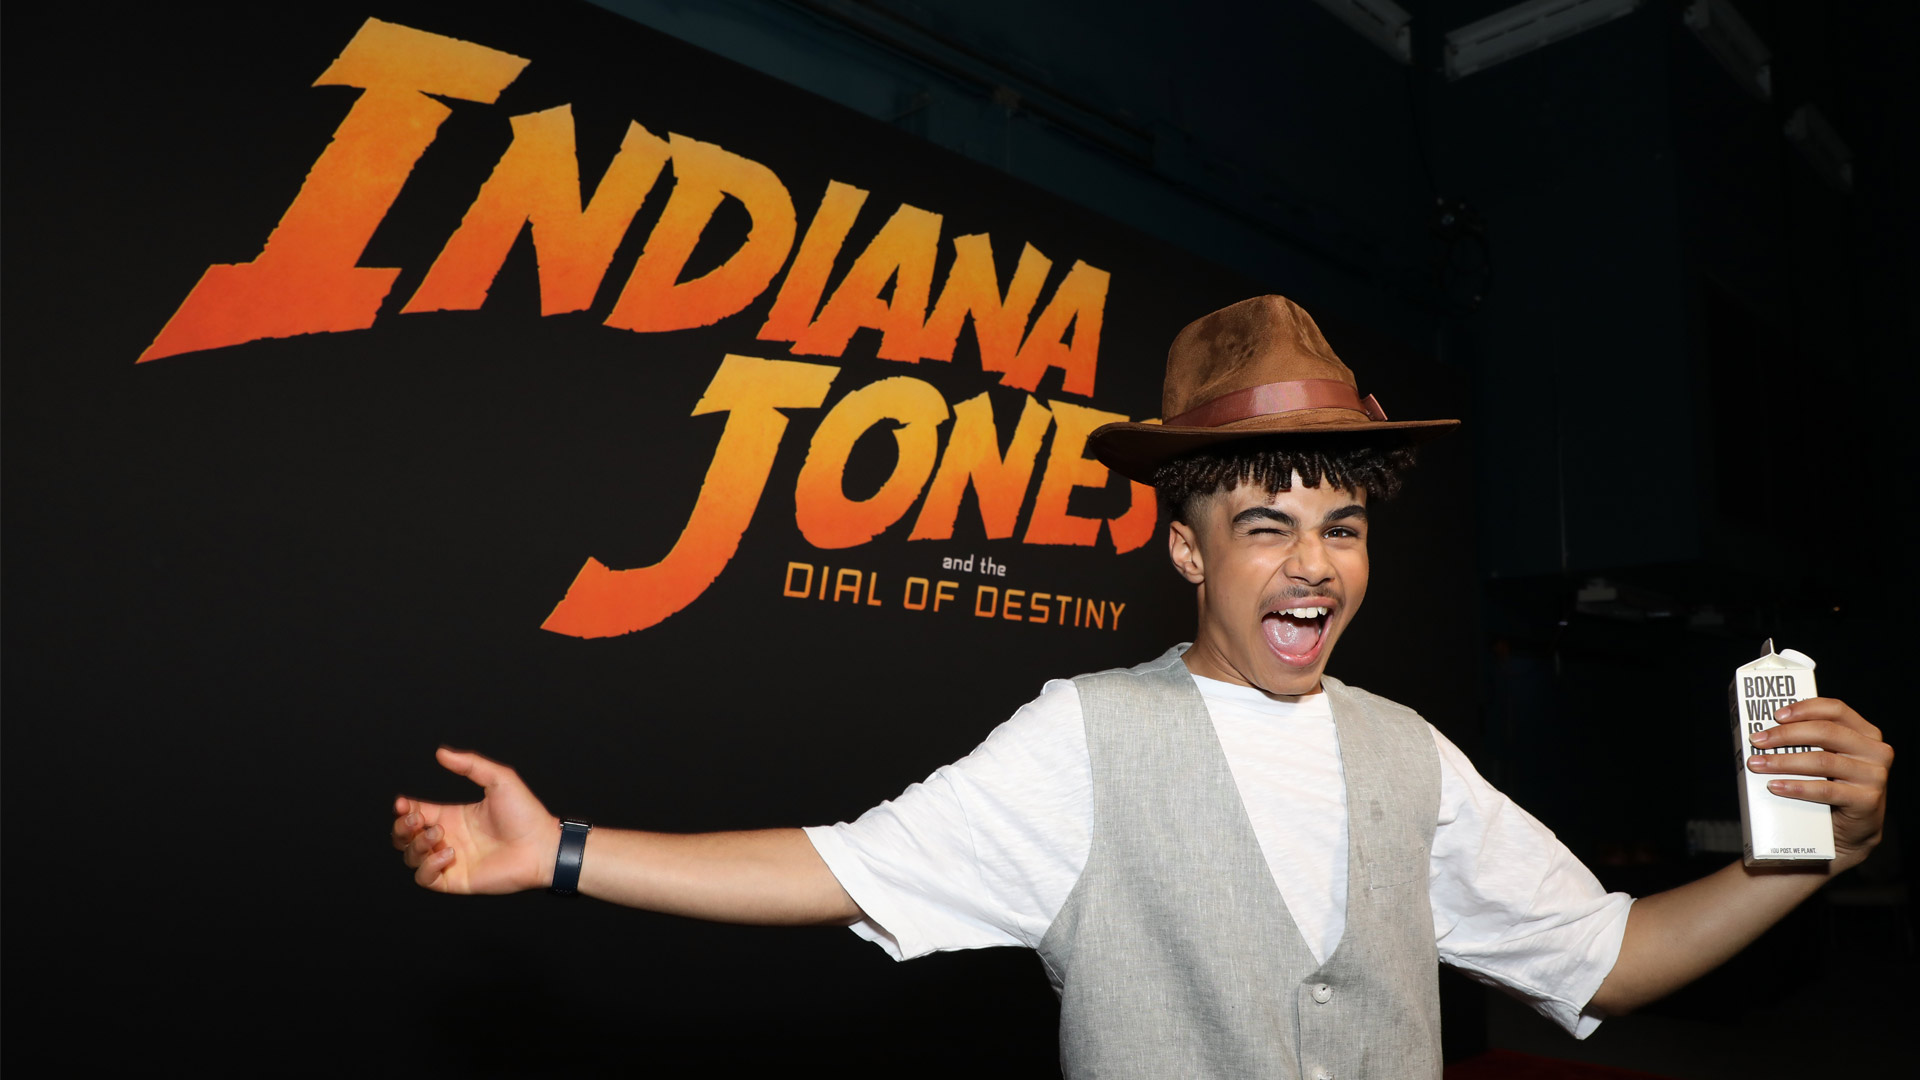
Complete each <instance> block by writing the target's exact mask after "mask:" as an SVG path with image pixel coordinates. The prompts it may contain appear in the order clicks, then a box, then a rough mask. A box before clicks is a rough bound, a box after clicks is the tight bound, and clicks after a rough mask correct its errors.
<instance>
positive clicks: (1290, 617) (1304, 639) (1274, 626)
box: [1260, 605, 1332, 667]
mask: <svg viewBox="0 0 1920 1080" xmlns="http://www.w3.org/2000/svg"><path fill="white" fill-rule="evenodd" d="M1331 610H1332V609H1331V608H1328V607H1325V606H1314V605H1308V606H1302V607H1290V608H1277V609H1275V610H1273V611H1269V612H1267V613H1266V614H1265V615H1263V616H1261V618H1260V628H1261V629H1262V630H1263V631H1264V632H1265V633H1266V635H1267V646H1268V647H1269V648H1271V649H1272V650H1273V651H1274V654H1275V655H1276V656H1278V657H1279V658H1280V660H1281V662H1282V663H1286V664H1291V665H1293V666H1295V667H1306V666H1307V665H1309V664H1312V663H1313V662H1314V661H1315V660H1316V659H1318V658H1319V656H1320V646H1321V644H1322V643H1323V642H1324V641H1325V640H1326V630H1327V622H1328V613H1329V612H1330V611H1331Z"/></svg>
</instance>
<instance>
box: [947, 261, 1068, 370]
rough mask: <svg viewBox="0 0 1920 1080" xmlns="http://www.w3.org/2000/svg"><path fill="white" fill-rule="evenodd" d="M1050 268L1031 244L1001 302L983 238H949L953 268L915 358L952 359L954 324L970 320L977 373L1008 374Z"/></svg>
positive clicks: (956, 336) (957, 334)
mask: <svg viewBox="0 0 1920 1080" xmlns="http://www.w3.org/2000/svg"><path fill="white" fill-rule="evenodd" d="M1052 268H1053V262H1052V260H1050V259H1048V258H1047V257H1046V256H1045V255H1042V254H1040V252H1039V250H1038V249H1036V248H1035V247H1034V246H1033V245H1032V244H1028V245H1026V246H1025V247H1023V248H1022V249H1021V250H1020V263H1019V265H1018V266H1016V267H1014V270H1013V280H1012V281H1011V282H1009V283H1008V285H1007V296H1006V300H1005V301H1004V302H1003V301H1002V300H1001V298H1000V279H999V277H998V276H997V275H996V273H995V271H994V269H993V242H992V240H991V239H990V238H989V237H988V236H987V234H985V233H981V234H979V235H977V236H958V237H955V238H954V241H953V269H951V270H949V271H947V283H946V285H944V286H942V287H941V289H940V302H939V303H938V304H935V305H934V307H933V316H932V317H931V318H929V319H928V320H927V328H926V332H925V333H924V334H922V335H921V339H920V355H922V356H924V357H926V358H927V359H929V360H952V359H953V349H954V346H955V345H957V344H959V341H960V323H961V321H962V320H964V319H965V318H966V317H967V316H968V315H972V316H973V335H974V339H975V340H976V341H978V342H979V344H980V367H981V370H983V371H1007V370H1009V369H1011V368H1012V367H1013V360H1014V356H1015V354H1016V353H1017V352H1018V351H1019V349H1020V338H1021V336H1022V335H1023V334H1025V333H1026V331H1027V317H1028V316H1030V315H1032V314H1033V305H1034V302H1035V301H1036V300H1039V299H1040V286H1042V285H1044V284H1046V280H1047V271H1048V270H1050V269H1052Z"/></svg>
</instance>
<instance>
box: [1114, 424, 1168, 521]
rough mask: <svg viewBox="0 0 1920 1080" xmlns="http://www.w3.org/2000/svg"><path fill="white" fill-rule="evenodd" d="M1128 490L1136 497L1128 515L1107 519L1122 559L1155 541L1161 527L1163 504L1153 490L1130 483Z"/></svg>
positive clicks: (1149, 485) (1130, 481)
mask: <svg viewBox="0 0 1920 1080" xmlns="http://www.w3.org/2000/svg"><path fill="white" fill-rule="evenodd" d="M1140 422H1141V423H1143V424H1157V423H1159V422H1160V421H1159V419H1158V418H1155V419H1152V420H1142V421H1140ZM1127 487H1128V489H1129V490H1130V491H1131V492H1132V496H1133V501H1132V502H1130V503H1128V504H1127V512H1126V513H1124V514H1121V515H1120V516H1119V517H1117V518H1108V519H1107V536H1108V538H1109V539H1111V540H1112V541H1113V550H1114V551H1115V552H1116V553H1118V554H1121V555H1125V554H1126V553H1127V552H1129V551H1132V550H1134V549H1135V548H1138V547H1142V546H1144V545H1145V544H1146V542H1147V541H1149V540H1151V539H1153V527H1154V526H1155V525H1158V524H1159V523H1160V502H1159V500H1158V499H1157V498H1155V497H1154V494H1153V486H1152V485H1151V484H1143V483H1141V482H1139V481H1138V480H1128V481H1127Z"/></svg>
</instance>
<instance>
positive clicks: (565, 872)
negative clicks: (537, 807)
mask: <svg viewBox="0 0 1920 1080" xmlns="http://www.w3.org/2000/svg"><path fill="white" fill-rule="evenodd" d="M592 830H593V822H591V821H578V820H575V819H573V818H568V819H566V820H565V821H562V822H561V823H560V851H559V853H558V854H556V855H555V856H554V857H553V891H554V892H557V893H559V894H560V895H561V896H572V895H573V894H574V891H575V890H577V889H578V888H579V887H580V862H581V860H582V859H583V858H584V857H585V855H586V853H587V833H589V832H591V831H592Z"/></svg>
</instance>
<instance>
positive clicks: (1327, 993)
mask: <svg viewBox="0 0 1920 1080" xmlns="http://www.w3.org/2000/svg"><path fill="white" fill-rule="evenodd" d="M1313 1000H1315V1001H1317V1002H1319V1003H1320V1004H1322V1005H1325V1004H1326V1003H1327V1002H1329V1001H1332V1000H1333V987H1331V986H1328V985H1327V984H1326V983H1321V984H1320V985H1318V986H1316V987H1314V988H1313ZM1329 1076H1331V1074H1329Z"/></svg>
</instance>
